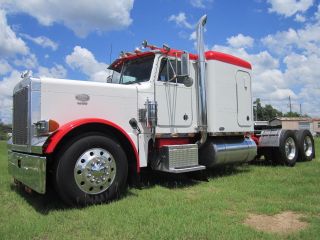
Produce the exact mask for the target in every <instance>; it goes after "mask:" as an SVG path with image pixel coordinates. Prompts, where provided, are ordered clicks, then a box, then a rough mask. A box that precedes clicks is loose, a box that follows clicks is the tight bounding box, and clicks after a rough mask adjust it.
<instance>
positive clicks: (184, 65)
mask: <svg viewBox="0 0 320 240" xmlns="http://www.w3.org/2000/svg"><path fill="white" fill-rule="evenodd" d="M181 75H182V76H189V53H187V52H185V53H183V54H181Z"/></svg>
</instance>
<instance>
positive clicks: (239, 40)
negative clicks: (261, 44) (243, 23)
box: [227, 33, 254, 48]
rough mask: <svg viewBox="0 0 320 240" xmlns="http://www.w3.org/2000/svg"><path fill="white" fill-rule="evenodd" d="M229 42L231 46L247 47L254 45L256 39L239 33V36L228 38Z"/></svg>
mask: <svg viewBox="0 0 320 240" xmlns="http://www.w3.org/2000/svg"><path fill="white" fill-rule="evenodd" d="M227 42H228V44H229V45H230V46H231V47H234V48H241V47H243V48H246V47H252V46H253V43H254V39H253V38H252V37H250V36H244V35H243V34H241V33H240V34H238V35H237V36H232V37H230V38H227Z"/></svg>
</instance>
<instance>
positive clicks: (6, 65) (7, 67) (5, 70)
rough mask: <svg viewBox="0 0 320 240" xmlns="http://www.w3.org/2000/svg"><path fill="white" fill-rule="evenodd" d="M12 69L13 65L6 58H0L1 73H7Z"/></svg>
mask: <svg viewBox="0 0 320 240" xmlns="http://www.w3.org/2000/svg"><path fill="white" fill-rule="evenodd" d="M11 69H12V67H11V66H10V65H9V63H8V62H7V61H6V60H4V59H0V75H5V74H7V73H8V72H9V71H11Z"/></svg>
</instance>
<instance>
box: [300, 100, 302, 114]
mask: <svg viewBox="0 0 320 240" xmlns="http://www.w3.org/2000/svg"><path fill="white" fill-rule="evenodd" d="M301 116H302V106H301V103H300V117H301Z"/></svg>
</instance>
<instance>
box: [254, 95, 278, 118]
mask: <svg viewBox="0 0 320 240" xmlns="http://www.w3.org/2000/svg"><path fill="white" fill-rule="evenodd" d="M253 104H254V108H253V114H254V117H255V120H256V121H269V120H271V119H274V118H275V117H282V112H280V111H278V110H277V109H275V108H273V107H272V105H270V104H266V105H265V106H264V107H263V106H262V104H261V100H260V98H257V99H256V100H255V101H254V102H253Z"/></svg>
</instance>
